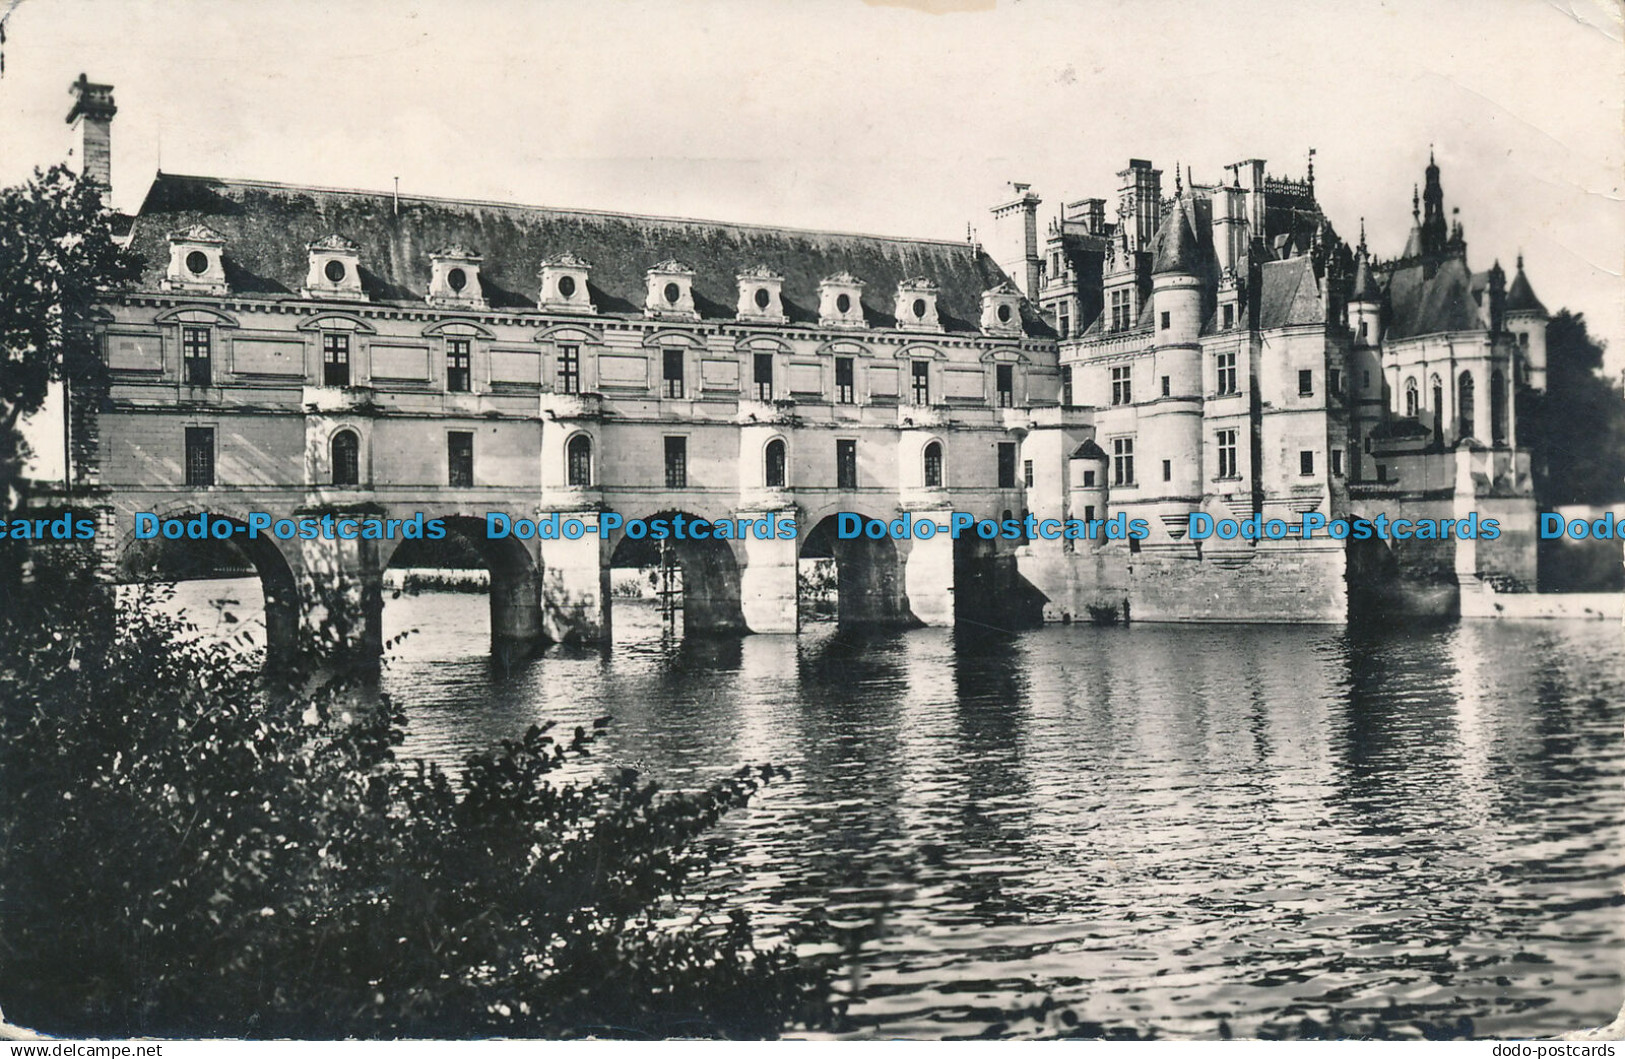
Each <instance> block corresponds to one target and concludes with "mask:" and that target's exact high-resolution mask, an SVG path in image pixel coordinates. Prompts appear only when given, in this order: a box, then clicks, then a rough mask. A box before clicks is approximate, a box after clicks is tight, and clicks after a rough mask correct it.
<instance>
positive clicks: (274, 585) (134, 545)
mask: <svg viewBox="0 0 1625 1059" xmlns="http://www.w3.org/2000/svg"><path fill="white" fill-rule="evenodd" d="M158 514H159V517H160V519H162V520H163V521H168V520H170V519H180V520H181V521H182V522H190V521H192V520H193V519H195V518H196V517H197V516H198V515H199V514H201V512H199V511H197V510H193V509H188V508H184V507H183V508H178V509H173V510H169V511H160V512H159V513H158ZM209 520H210V523H211V524H213V523H214V522H216V521H223V522H227V523H230V524H231V526H232V527H233V530H234V532H233V533H232V536H231V539H229V540H221V539H218V538H215V537H209V538H205V539H202V540H194V539H188V538H185V537H182V538H180V539H178V540H170V539H167V538H164V537H156V538H153V539H151V540H136V538H135V529H134V528H133V527H132V528H131V529H130V531H129V532H128V533H127V534H125V536H124V537H123V538H122V540H120V541H119V542H118V544H117V545H116V546H115V549H114V555H115V556H116V560H115V561H116V564H117V570H118V577H119V579H120V580H125V581H130V582H137V583H139V582H153V581H158V582H164V581H190V580H195V579H198V578H201V577H212V576H218V575H220V574H221V573H246V571H247V570H248V569H252V570H253V571H254V573H255V574H256V575H257V576H258V577H259V581H260V591H261V593H262V594H263V595H264V600H265V661H266V666H267V667H268V668H269V667H274V666H281V665H285V664H287V663H288V662H289V661H290V660H291V659H292V657H293V654H294V652H295V651H296V650H297V649H298V641H299V592H298V588H297V585H296V582H295V579H294V576H293V568H292V567H291V566H290V564H289V563H288V559H287V557H286V556H285V555H283V553H282V549H281V548H279V547H278V546H277V544H276V541H275V539H274V538H273V537H271V536H269V535H268V534H265V533H259V534H256V535H254V536H253V537H250V536H249V534H248V524H247V521H246V519H241V518H238V517H236V516H234V515H227V514H223V513H222V512H221V511H220V510H219V509H217V508H212V509H211V510H210V511H209Z"/></svg>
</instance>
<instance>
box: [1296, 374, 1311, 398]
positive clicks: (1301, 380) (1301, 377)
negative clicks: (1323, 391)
mask: <svg viewBox="0 0 1625 1059" xmlns="http://www.w3.org/2000/svg"><path fill="white" fill-rule="evenodd" d="M1314 392H1315V373H1314V372H1312V371H1307V370H1305V371H1300V372H1298V396H1299V397H1309V396H1311V395H1312V394H1314Z"/></svg>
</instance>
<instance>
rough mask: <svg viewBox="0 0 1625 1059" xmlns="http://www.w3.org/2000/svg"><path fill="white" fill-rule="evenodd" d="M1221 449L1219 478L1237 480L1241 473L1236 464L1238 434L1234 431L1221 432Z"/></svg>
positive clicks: (1219, 435) (1219, 434)
mask: <svg viewBox="0 0 1625 1059" xmlns="http://www.w3.org/2000/svg"><path fill="white" fill-rule="evenodd" d="M1218 449H1219V477H1220V478H1237V477H1240V475H1241V472H1240V471H1239V470H1238V469H1237V464H1236V432H1235V431H1234V430H1221V431H1219V433H1218Z"/></svg>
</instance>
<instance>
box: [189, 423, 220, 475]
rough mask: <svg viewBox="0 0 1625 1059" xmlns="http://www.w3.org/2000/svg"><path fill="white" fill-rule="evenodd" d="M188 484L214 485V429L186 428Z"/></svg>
mask: <svg viewBox="0 0 1625 1059" xmlns="http://www.w3.org/2000/svg"><path fill="white" fill-rule="evenodd" d="M186 484H187V485H213V484H214V428H213V427H187V428H186Z"/></svg>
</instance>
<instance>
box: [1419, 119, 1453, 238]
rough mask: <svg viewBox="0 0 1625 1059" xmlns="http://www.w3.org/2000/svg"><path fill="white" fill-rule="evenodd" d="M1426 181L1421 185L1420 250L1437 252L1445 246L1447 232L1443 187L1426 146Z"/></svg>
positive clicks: (1436, 165)
mask: <svg viewBox="0 0 1625 1059" xmlns="http://www.w3.org/2000/svg"><path fill="white" fill-rule="evenodd" d="M1426 176H1427V181H1426V183H1425V184H1423V186H1422V250H1423V252H1424V253H1428V254H1438V253H1441V252H1443V250H1444V248H1445V240H1446V239H1447V238H1448V232H1447V229H1446V227H1445V220H1444V188H1443V187H1442V186H1441V185H1440V183H1439V166H1438V163H1437V162H1435V161H1434V160H1433V148H1432V147H1431V146H1429V147H1428V167H1427V174H1426Z"/></svg>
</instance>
